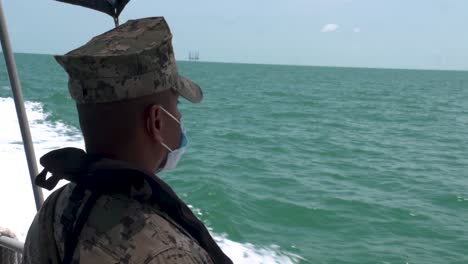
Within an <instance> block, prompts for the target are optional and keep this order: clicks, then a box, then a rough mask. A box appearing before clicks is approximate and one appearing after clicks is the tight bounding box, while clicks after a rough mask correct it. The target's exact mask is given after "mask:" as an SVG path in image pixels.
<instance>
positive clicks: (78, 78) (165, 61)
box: [55, 17, 203, 104]
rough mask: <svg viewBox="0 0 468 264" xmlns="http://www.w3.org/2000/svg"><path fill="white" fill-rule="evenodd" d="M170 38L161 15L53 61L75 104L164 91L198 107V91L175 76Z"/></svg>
mask: <svg viewBox="0 0 468 264" xmlns="http://www.w3.org/2000/svg"><path fill="white" fill-rule="evenodd" d="M171 40H172V34H171V31H170V29H169V26H168V25H167V23H166V21H165V20H164V18H163V17H150V18H143V19H137V20H129V21H128V22H126V23H125V24H122V25H120V26H119V27H117V28H115V29H112V30H110V31H108V32H106V33H104V34H101V35H99V36H96V37H94V38H93V39H91V41H89V42H88V43H86V44H85V45H84V46H81V47H80V48H78V49H75V50H72V51H70V52H69V53H67V54H65V55H63V56H55V59H56V60H57V62H58V63H59V64H60V65H61V66H62V67H63V68H64V69H65V70H66V71H67V73H68V75H69V77H70V78H69V81H68V88H69V91H70V95H71V97H72V98H73V99H74V100H75V101H76V103H78V104H87V103H105V102H115V101H122V100H127V99H132V98H138V97H142V96H146V95H150V94H154V93H158V92H162V91H164V90H167V89H174V90H175V91H176V92H177V93H178V94H180V95H181V96H183V97H185V98H186V99H187V100H189V101H190V102H193V103H198V102H200V101H201V100H202V99H203V93H202V90H201V89H200V87H199V86H198V85H197V84H195V83H193V82H192V81H190V80H188V79H186V78H184V77H183V76H181V75H179V73H178V72H177V66H176V63H175V57H174V51H173V48H172V44H171Z"/></svg>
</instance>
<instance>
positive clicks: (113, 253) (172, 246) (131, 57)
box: [23, 18, 232, 264]
mask: <svg viewBox="0 0 468 264" xmlns="http://www.w3.org/2000/svg"><path fill="white" fill-rule="evenodd" d="M171 38H172V36H171V33H170V30H169V28H168V26H167V24H166V22H165V20H164V18H145V19H139V20H131V21H128V22H127V23H125V24H123V25H121V26H119V27H117V28H115V29H113V30H111V31H109V32H106V33H104V34H102V35H100V36H97V37H95V38H93V39H92V40H91V41H90V42H88V43H87V44H85V45H84V46H82V47H80V48H78V49H76V50H73V51H71V52H69V53H67V54H66V55H64V56H56V60H57V61H58V62H59V63H60V65H62V67H63V68H64V69H65V70H66V71H67V73H68V75H69V83H68V86H69V91H70V95H71V96H72V98H73V99H74V100H75V101H76V102H77V104H96V103H105V102H115V101H120V100H127V99H132V98H138V97H141V96H146V95H150V94H154V93H158V92H161V91H164V90H167V89H174V90H175V91H177V92H178V93H179V94H180V95H181V96H183V97H185V98H186V99H187V100H189V101H191V102H194V103H198V102H200V101H201V100H202V98H203V94H202V91H201V89H200V87H199V86H198V85H196V84H195V83H193V82H191V81H190V80H187V79H186V78H184V77H182V76H181V75H179V74H178V72H177V67H176V64H175V58H174V53H173V49H172V45H171ZM67 159H68V158H63V159H62V161H60V162H64V163H66V162H67ZM41 163H42V161H41ZM43 165H44V164H43ZM59 165H60V164H59ZM60 166H61V165H60ZM96 166H101V167H108V168H126V167H128V166H130V165H129V164H124V163H123V162H120V161H115V160H109V159H106V160H104V161H102V162H100V163H99V164H98V165H96ZM44 167H45V166H44ZM109 184H112V183H109ZM75 188H76V185H75V184H74V183H70V184H68V185H66V186H65V187H63V188H61V189H59V190H57V191H55V192H54V193H52V194H51V195H50V196H49V198H48V199H47V200H46V202H45V203H44V205H43V207H42V208H41V210H40V211H39V212H38V214H37V215H36V217H35V219H34V221H33V223H32V225H31V227H30V229H29V232H28V235H27V239H26V243H25V249H24V259H23V261H24V262H23V263H25V264H33V263H34V264H35V263H41V264H42V263H50V264H52V263H62V260H63V258H64V238H63V229H64V227H63V225H62V223H61V217H62V215H63V212H64V210H66V207H67V204H68V203H69V201H70V195H71V193H72V192H73V190H74V189H75ZM89 196H90V194H89V193H86V198H85V199H84V201H83V202H85V200H86V199H89ZM150 196H151V188H149V187H148V186H147V185H143V186H142V187H141V188H139V189H132V193H131V195H129V196H127V195H123V194H107V195H102V196H100V197H99V199H97V201H96V203H95V204H94V207H92V209H91V211H90V213H89V217H88V218H87V220H86V222H85V224H84V227H83V228H82V229H81V233H80V235H79V239H78V243H77V245H76V247H75V249H74V251H73V252H74V253H73V257H72V263H167V264H169V263H188V264H190V263H208V264H211V263H214V261H213V259H212V257H210V255H209V253H207V251H206V250H205V249H204V248H202V246H200V243H198V241H197V240H196V239H194V238H193V236H191V235H190V234H189V233H188V232H187V231H186V230H184V228H182V227H181V226H180V225H178V223H176V221H173V219H171V217H169V216H168V215H167V214H166V213H165V210H163V209H164V208H160V207H159V206H158V205H157V204H154V203H152V202H151V201H150V200H149V197H150ZM79 210H84V209H82V208H80V209H79ZM225 263H232V262H230V261H227V262H225Z"/></svg>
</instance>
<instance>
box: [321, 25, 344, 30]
mask: <svg viewBox="0 0 468 264" xmlns="http://www.w3.org/2000/svg"><path fill="white" fill-rule="evenodd" d="M339 27H340V26H339V25H337V24H326V25H325V26H323V27H322V30H321V31H322V32H335V31H336V30H338V28H339Z"/></svg>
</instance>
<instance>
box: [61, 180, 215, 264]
mask: <svg viewBox="0 0 468 264" xmlns="http://www.w3.org/2000/svg"><path fill="white" fill-rule="evenodd" d="M72 189H73V185H72V184H71V185H70V186H67V187H66V188H65V189H64V191H63V192H62V195H61V196H60V197H59V199H58V201H57V204H56V215H55V219H54V222H55V223H56V228H55V229H54V232H55V234H54V235H55V238H56V241H58V242H59V243H57V244H58V247H59V252H60V255H61V256H62V257H63V241H64V240H63V237H62V230H63V227H62V226H61V224H60V217H61V212H63V209H64V208H65V206H66V205H67V201H68V198H69V196H70V194H71V191H72ZM116 262H118V263H136V264H139V263H168V264H169V263H188V264H190V263H197V264H198V263H207V264H211V263H213V262H212V260H211V259H210V257H209V255H208V254H207V252H206V251H205V250H204V249H203V248H201V247H200V246H199V245H198V243H197V241H196V240H195V239H193V238H192V237H190V235H189V234H187V233H186V232H185V231H184V230H183V229H182V228H180V227H179V226H178V225H177V224H176V223H174V222H173V221H172V220H171V219H170V218H169V217H168V216H167V215H166V214H164V213H163V212H162V211H161V210H160V209H159V208H158V207H157V206H154V205H150V204H148V203H141V202H138V201H137V200H135V199H131V198H128V197H126V196H124V195H117V194H116V195H103V196H101V197H100V198H99V199H98V200H97V202H96V204H95V206H94V207H93V209H92V210H91V213H90V215H89V217H88V220H87V222H86V224H85V226H84V228H83V230H82V232H81V235H80V238H79V242H78V245H77V247H76V249H75V253H74V257H73V263H116Z"/></svg>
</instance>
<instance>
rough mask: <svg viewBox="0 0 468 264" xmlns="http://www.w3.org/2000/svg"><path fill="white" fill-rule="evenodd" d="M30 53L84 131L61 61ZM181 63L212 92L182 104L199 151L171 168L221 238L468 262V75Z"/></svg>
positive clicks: (300, 256) (325, 254)
mask: <svg viewBox="0 0 468 264" xmlns="http://www.w3.org/2000/svg"><path fill="white" fill-rule="evenodd" d="M16 59H17V64H18V68H19V73H20V77H21V79H22V85H23V89H24V95H25V98H26V100H28V101H32V102H39V103H41V104H42V108H43V109H44V111H45V112H47V113H48V114H49V115H48V116H47V118H46V120H44V122H61V123H64V124H66V125H67V126H70V127H73V128H78V120H77V116H76V110H75V107H74V103H73V101H72V100H71V99H70V97H69V95H68V91H67V88H66V85H67V76H66V74H65V73H64V72H63V70H62V69H61V68H60V67H59V66H58V65H57V64H56V63H55V61H54V60H53V58H52V56H47V55H29V54H17V55H16ZM178 66H179V70H180V72H181V73H182V74H184V75H186V76H187V77H189V78H191V79H192V80H194V81H196V82H197V83H199V84H200V86H202V87H203V89H204V93H205V100H204V102H203V103H202V104H200V105H192V104H189V103H188V102H184V101H181V102H182V103H181V106H180V108H181V112H182V114H183V116H184V122H185V126H186V128H187V130H188V136H189V148H188V150H187V152H186V154H185V156H184V157H183V159H182V161H181V163H179V166H178V168H177V169H176V170H175V171H173V172H169V173H165V174H161V175H160V176H161V177H162V178H163V179H164V180H165V181H167V182H168V183H169V184H170V185H171V186H172V187H173V188H174V189H175V191H176V192H177V193H178V194H179V195H180V196H181V198H183V200H185V201H186V202H187V203H188V204H191V205H193V207H194V208H195V210H196V211H197V214H198V215H199V216H200V218H201V219H202V220H203V221H204V222H205V223H206V224H207V225H208V226H209V227H210V229H212V231H213V232H214V233H216V234H222V235H224V236H225V237H227V238H229V239H230V240H232V241H235V242H239V243H242V244H244V245H252V246H253V247H255V248H260V249H261V248H268V249H270V250H274V251H275V252H277V253H278V254H281V255H286V256H290V257H289V258H290V259H291V260H292V261H293V262H297V263H356V264H358V263H392V264H393V263H460V264H461V263H468V72H462V71H460V72H449V71H417V70H386V69H353V68H325V67H298V66H270V65H245V64H220V63H203V62H179V63H178ZM7 88H8V79H7V75H6V71H5V68H4V64H1V67H0V98H7V97H11V92H10V91H9V90H8V89H7ZM59 132H60V131H59ZM63 133H66V134H67V136H70V137H76V136H78V135H79V133H78V130H77V129H71V130H64V131H63ZM64 147H65V146H64Z"/></svg>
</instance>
